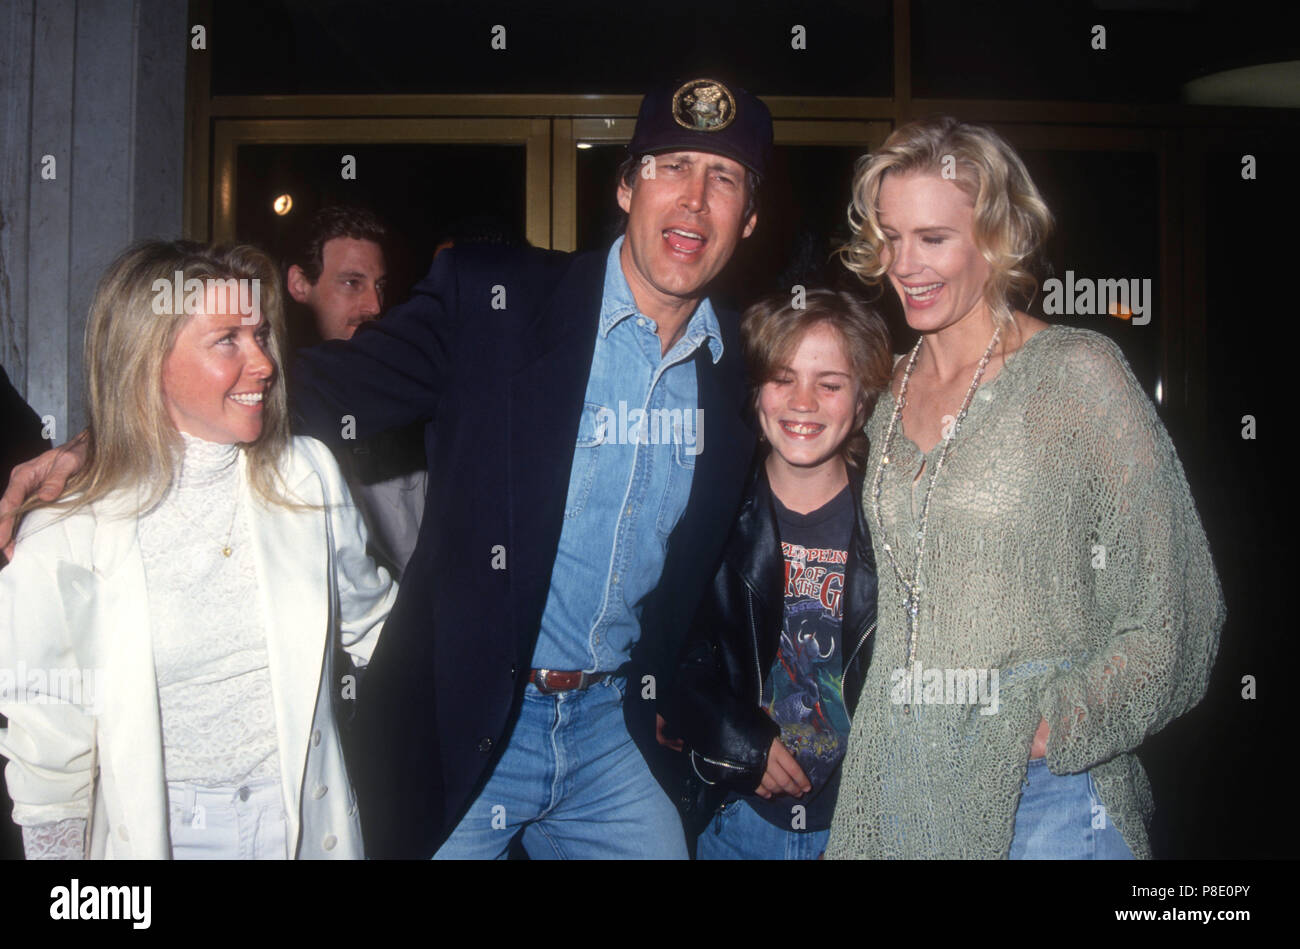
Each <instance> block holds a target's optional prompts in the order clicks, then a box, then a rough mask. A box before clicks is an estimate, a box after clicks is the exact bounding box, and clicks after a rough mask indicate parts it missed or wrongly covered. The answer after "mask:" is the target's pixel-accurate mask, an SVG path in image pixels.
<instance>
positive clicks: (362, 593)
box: [0, 242, 396, 859]
mask: <svg viewBox="0 0 1300 949" xmlns="http://www.w3.org/2000/svg"><path fill="white" fill-rule="evenodd" d="M226 278H234V279H235V280H236V281H240V283H239V284H238V287H239V288H241V289H243V290H244V291H246V292H245V296H244V299H243V300H242V302H239V303H238V305H235V304H232V303H231V298H226V299H222V298H221V294H222V292H223V291H222V288H221V286H220V285H217V286H216V287H215V289H214V286H213V285H212V283H210V282H209V281H213V282H216V281H222V280H225V279H226ZM187 281H189V282H191V283H189V284H188V285H187V284H186V282H187ZM193 281H197V283H194V282H193ZM253 281H256V283H254V282H253ZM172 282H175V283H177V284H179V285H180V289H178V290H176V292H175V293H172V290H171V289H168V288H166V287H164V284H168V285H170V284H171V283H172ZM226 286H227V287H229V286H234V285H233V284H228V285H226ZM191 290H193V295H191ZM164 291H165V293H164ZM178 302H179V303H181V304H182V305H181V306H177V305H176V303H178ZM169 304H170V305H169ZM282 339H283V316H282V310H281V296H280V291H279V285H278V277H277V274H276V271H275V267H274V265H273V263H272V262H271V261H270V260H269V258H267V257H265V255H263V254H261V252H259V251H257V250H255V249H253V248H250V247H235V248H231V249H224V250H223V249H220V248H218V249H210V248H207V247H204V246H202V245H196V244H190V243H185V242H178V243H174V244H165V243H161V242H151V243H147V244H142V245H138V246H136V247H134V248H132V249H130V250H128V251H127V252H126V253H125V254H123V255H122V256H121V257H120V258H119V259H118V260H117V261H116V262H115V263H114V264H113V266H112V267H111V268H110V270H109V272H108V273H107V274H106V275H105V277H104V279H103V280H102V281H101V283H100V286H99V289H98V291H97V293H96V297H95V301H94V303H93V304H92V307H91V313H90V319H89V321H88V323H87V331H86V356H87V367H88V384H87V392H88V400H89V403H90V416H91V426H90V429H89V444H88V446H87V463H86V465H85V467H84V468H83V469H82V472H81V473H79V474H78V475H77V476H76V478H75V479H74V480H73V481H72V482H70V483H69V487H68V491H67V493H66V494H65V497H64V498H63V499H61V500H60V502H58V503H55V504H45V505H41V504H40V503H39V502H38V503H37V504H36V505H35V509H34V510H33V511H31V513H29V514H28V515H27V516H26V518H25V520H24V522H23V524H22V525H21V528H20V539H19V543H18V547H17V551H16V553H15V555H14V559H13V562H12V563H11V564H10V565H9V566H8V567H7V568H5V569H4V570H3V571H0V713H3V714H4V715H5V716H6V717H7V718H8V719H9V725H8V728H7V729H6V730H4V731H3V732H0V754H3V755H4V756H5V757H7V758H9V763H8V765H7V766H6V769H5V778H6V781H7V783H8V786H9V791H10V795H11V796H12V797H13V799H14V813H13V818H14V820H15V822H17V823H18V824H21V825H22V827H23V838H24V849H25V850H26V852H27V855H28V857H29V858H35V857H82V856H90V857H94V858H100V857H103V858H123V857H136V858H154V859H165V858H170V857H177V858H202V857H215V858H281V859H282V858H286V857H289V858H360V857H362V856H363V845H362V839H361V829H360V822H359V819H358V816H357V805H356V798H355V796H354V794H353V791H352V787H351V782H350V781H349V779H348V773H347V768H346V766H345V763H344V760H343V754H342V749H341V745H340V740H339V734H338V729H337V726H336V723H335V719H334V711H333V707H334V706H333V697H334V694H335V692H336V690H338V689H339V688H340V687H341V686H342V684H343V682H344V681H346V680H344V679H343V676H344V675H346V674H347V673H348V672H349V671H350V670H348V669H336V668H334V655H335V651H334V649H333V648H332V647H333V642H334V641H333V638H332V637H334V636H335V635H338V636H341V644H342V646H343V648H344V650H345V651H346V652H347V654H348V655H349V656H350V657H351V659H352V661H353V662H354V663H356V664H357V665H364V664H365V662H366V661H367V660H368V659H369V656H370V654H371V652H372V651H373V649H374V646H375V642H376V640H377V638H378V635H379V632H380V629H381V627H382V624H383V621H384V619H385V618H386V617H387V615H388V611H389V609H390V607H391V605H392V603H393V600H394V599H395V597H396V586H395V584H394V583H393V582H392V579H391V578H390V577H389V575H388V574H387V572H386V571H384V570H383V569H382V568H380V567H377V566H376V565H375V564H374V562H373V561H372V560H371V559H370V558H369V557H368V556H367V554H366V538H365V531H364V527H363V526H362V521H361V519H360V517H359V515H358V513H357V510H356V508H355V506H354V505H353V503H352V501H351V499H350V498H349V496H348V492H347V488H346V486H345V484H344V481H343V479H342V477H341V475H340V473H339V470H338V468H337V466H336V464H335V462H334V460H333V458H332V457H331V455H330V454H329V452H328V450H326V449H325V448H324V446H322V445H321V444H320V443H319V442H316V441H313V440H311V439H305V438H290V437H289V435H288V418H287V407H286V403H285V398H284V388H283V385H282V384H280V383H281V380H280V379H279V373H278V366H279V363H280V359H279V351H280V350H279V347H280V341H281V340H282ZM6 673H8V680H7V681H6V678H5V676H6ZM6 686H7V687H6Z"/></svg>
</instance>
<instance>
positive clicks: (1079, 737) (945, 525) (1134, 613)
mask: <svg viewBox="0 0 1300 949" xmlns="http://www.w3.org/2000/svg"><path fill="white" fill-rule="evenodd" d="M894 405H895V403H894V399H893V396H892V395H891V394H890V393H886V394H885V395H884V396H883V397H882V398H881V400H880V402H879V404H878V405H877V407H876V410H875V413H874V414H873V415H872V417H871V420H870V421H869V422H868V424H867V434H868V435H869V436H870V438H871V445H872V448H871V456H870V459H869V462H868V466H867V483H866V489H865V490H866V492H868V493H869V492H870V491H871V484H872V481H873V479H874V476H875V472H876V466H877V464H878V463H879V461H880V451H881V447H882V445H883V443H884V437H885V430H886V428H887V426H888V424H889V419H890V417H891V416H892V414H893V411H894ZM939 451H940V446H936V447H935V449H934V451H932V452H931V453H930V455H929V456H922V454H921V452H920V450H919V449H918V448H917V447H916V446H915V445H914V444H913V443H912V442H911V441H910V440H909V439H907V438H905V437H904V435H903V433H902V432H901V429H900V431H899V432H896V433H895V436H894V448H893V452H892V454H893V457H892V458H891V461H890V464H889V465H888V466H886V469H885V477H884V484H883V488H882V492H881V512H882V517H883V519H884V523H885V529H886V533H887V539H888V541H889V542H890V543H891V545H892V546H893V549H894V551H895V556H897V557H898V559H899V564H900V565H901V566H902V567H903V569H904V571H905V572H908V573H910V571H911V569H912V566H913V564H914V558H915V551H916V530H917V528H918V526H919V516H918V515H919V513H920V505H921V503H922V500H923V499H924V495H925V488H926V485H927V484H928V483H929V478H930V468H929V465H933V464H934V463H935V461H936V460H937V459H938V455H939ZM923 460H925V461H926V462H927V467H926V469H925V473H924V476H923V477H922V478H921V479H920V480H919V481H915V482H914V477H915V475H916V474H917V471H918V469H919V468H920V466H921V462H922V461H923ZM863 503H865V504H867V505H868V507H867V511H868V523H869V524H870V525H871V530H872V534H873V536H872V543H873V544H874V546H875V553H876V559H877V563H878V569H879V571H880V603H879V607H880V608H879V617H880V620H879V627H878V630H877V632H876V637H877V639H876V645H875V653H874V655H873V657H872V660H871V668H870V670H869V672H868V674H867V680H866V684H865V686H864V688H863V690H862V697H861V699H860V701H859V704H858V708H857V713H856V715H855V716H854V720H853V727H852V732H851V735H850V738H849V747H848V753H847V756H846V758H845V760H844V766H843V767H844V772H843V780H842V784H841V787H840V792H839V801H838V803H837V805H836V809H835V817H834V822H833V825H832V828H831V837H830V843H829V846H828V849H827V851H826V856H827V857H828V858H835V857H838V858H861V857H870V858H882V857H883V858H891V857H903V858H931V857H938V858H1004V857H1006V856H1007V854H1008V852H1009V850H1010V847H1011V837H1012V832H1013V829H1014V824H1015V813H1016V806H1017V804H1018V802H1019V799H1020V790H1021V785H1022V784H1023V782H1024V779H1025V773H1026V768H1027V765H1028V759H1029V750H1030V745H1031V743H1032V740H1033V735H1034V731H1035V729H1036V728H1037V727H1038V723H1039V720H1040V719H1042V718H1046V719H1047V721H1048V722H1049V723H1050V725H1051V729H1052V732H1051V737H1050V738H1049V739H1048V742H1047V765H1048V767H1049V769H1050V770H1051V771H1052V772H1053V773H1055V774H1071V773H1078V772H1081V771H1085V770H1087V771H1091V772H1092V776H1093V779H1094V781H1095V783H1096V786H1097V791H1098V794H1099V795H1100V797H1101V803H1102V805H1103V806H1104V807H1105V809H1106V814H1107V816H1108V817H1109V818H1110V819H1111V820H1112V821H1113V822H1114V824H1115V826H1116V827H1117V828H1118V829H1119V831H1120V833H1122V834H1123V836H1124V840H1125V841H1126V842H1127V843H1128V845H1129V848H1130V849H1131V850H1132V851H1133V854H1134V856H1136V857H1140V858H1148V857H1150V856H1151V849H1150V845H1149V843H1148V840H1147V833H1146V825H1147V824H1148V823H1149V822H1150V817H1151V811H1152V800H1151V787H1150V784H1149V783H1148V781H1147V777H1146V774H1145V772H1144V771H1143V770H1142V766H1141V764H1139V763H1138V759H1137V756H1136V755H1134V754H1133V749H1134V748H1136V747H1137V746H1138V745H1139V744H1141V742H1142V741H1143V739H1145V738H1146V737H1147V736H1148V735H1151V734H1153V733H1154V732H1156V731H1158V730H1159V729H1160V728H1162V727H1164V726H1165V725H1166V724H1168V723H1169V722H1170V721H1172V720H1173V719H1174V718H1176V717H1177V716H1179V715H1181V714H1182V713H1183V712H1185V711H1187V709H1189V708H1191V707H1192V706H1193V705H1195V704H1196V702H1198V701H1199V700H1200V698H1201V696H1202V695H1204V693H1205V688H1206V684H1207V682H1208V679H1209V675H1210V667H1211V666H1212V664H1213V662H1214V657H1215V654H1216V652H1217V650H1218V640H1219V630H1220V628H1221V627H1222V625H1223V619H1224V604H1223V594H1222V592H1221V590H1220V588H1219V581H1218V578H1217V576H1216V575H1215V572H1214V565H1213V564H1212V563H1211V561H1210V551H1209V548H1208V546H1207V544H1206V540H1205V533H1204V531H1203V530H1202V528H1201V523H1200V519H1199V518H1198V517H1197V514H1196V509H1195V507H1194V505H1193V503H1192V498H1191V495H1190V493H1189V492H1188V488H1187V479H1186V478H1185V477H1184V475H1183V469H1182V465H1181V464H1180V463H1179V461H1178V458H1177V455H1176V454H1175V452H1174V448H1173V444H1172V443H1171V442H1170V440H1169V435H1168V434H1167V433H1166V431H1165V429H1164V426H1163V425H1162V424H1161V422H1160V419H1159V418H1158V417H1157V415H1156V412H1155V409H1154V407H1153V406H1152V405H1151V403H1150V401H1149V400H1148V399H1147V397H1146V395H1145V394H1144V393H1143V391H1142V389H1141V387H1140V386H1139V385H1138V382H1137V380H1136V379H1134V377H1133V373H1132V372H1131V371H1130V370H1129V367H1128V364H1127V363H1126V362H1125V361H1124V357H1123V356H1122V355H1121V354H1120V351H1119V349H1118V347H1116V346H1115V344H1114V343H1112V342H1111V341H1110V340H1108V339H1107V338H1106V337H1104V336H1102V335H1100V334H1098V333H1094V332H1091V331H1088V330H1080V329H1073V328H1069V327H1063V326H1052V327H1049V328H1047V329H1044V330H1042V331H1040V332H1038V333H1037V334H1035V335H1034V336H1032V337H1030V338H1029V339H1028V340H1027V341H1026V342H1025V343H1024V345H1023V346H1022V347H1021V349H1020V350H1019V351H1017V352H1016V353H1014V354H1013V355H1012V356H1011V357H1010V359H1009V360H1008V361H1007V363H1006V365H1005V366H1004V367H1003V369H1002V371H1001V372H1000V373H999V374H998V375H997V376H996V377H995V378H994V379H993V380H992V381H991V382H990V383H988V384H987V385H984V386H981V387H980V389H979V390H978V391H977V392H976V396H975V398H974V400H973V401H972V404H971V408H970V410H969V412H968V414H967V417H966V420H965V421H964V422H963V423H962V425H961V427H960V428H959V429H958V432H957V435H956V437H955V439H954V440H953V444H952V447H951V449H950V450H949V453H948V458H947V461H945V462H944V467H943V470H942V472H941V473H940V475H939V482H938V484H937V486H936V487H935V491H934V497H933V500H932V501H931V506H930V524H929V528H928V531H927V534H928V540H927V543H926V547H927V550H926V562H925V565H924V567H923V569H922V579H923V585H924V592H923V594H922V598H921V609H920V622H919V633H918V646H917V652H916V656H917V661H918V663H919V664H920V665H921V667H922V668H923V669H927V668H929V669H939V670H948V669H971V668H973V669H976V670H989V671H988V672H987V673H984V674H987V675H988V676H989V680H990V682H991V679H992V670H997V673H998V696H997V703H996V712H992V711H991V710H992V709H993V708H994V707H995V706H994V705H993V704H991V703H986V704H984V705H980V704H955V703H954V704H942V700H943V699H944V698H957V699H961V698H962V696H960V695H953V690H952V689H951V688H947V689H944V688H943V687H942V686H936V687H935V688H934V689H933V690H932V691H930V690H926V689H923V690H922V695H921V697H922V698H930V699H933V700H938V701H928V702H927V701H917V697H916V694H915V693H913V694H912V695H906V694H904V693H903V692H902V691H901V688H900V685H899V679H898V677H897V676H898V675H899V674H901V673H898V674H896V673H895V670H901V669H903V668H904V666H905V665H906V658H905V657H906V649H907V646H906V640H907V625H906V620H905V618H904V609H903V600H902V589H901V586H900V584H899V582H898V579H897V577H896V575H895V573H894V570H893V567H892V566H891V565H890V562H889V559H888V555H887V554H886V553H885V551H884V549H883V547H882V544H883V542H884V541H885V540H886V538H882V537H881V534H880V531H879V529H878V528H877V525H876V523H875V519H874V517H872V516H871V507H870V498H869V497H864V498H863ZM909 681H911V680H910V679H909ZM954 681H955V680H954ZM927 684H928V683H927ZM927 691H929V695H928V696H927V695H926V694H925V693H926V692H927ZM903 698H910V699H911V702H910V703H909V704H910V708H908V709H907V710H905V708H904V705H903V704H902V702H901V699H903ZM891 699H893V701H891ZM967 701H968V702H969V697H967ZM981 710H983V711H984V712H986V713H988V712H991V713H988V714H982V713H981ZM1094 816H1096V815H1094Z"/></svg>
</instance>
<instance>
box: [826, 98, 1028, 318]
mask: <svg viewBox="0 0 1300 949" xmlns="http://www.w3.org/2000/svg"><path fill="white" fill-rule="evenodd" d="M889 172H895V173H897V174H909V173H917V174H933V175H940V174H942V175H943V176H944V177H947V178H950V179H952V181H953V184H955V185H956V186H957V187H958V188H960V189H961V190H962V191H963V192H964V193H965V194H966V195H967V197H969V198H970V199H971V202H972V203H973V204H974V206H975V232H974V240H975V246H976V247H977V248H978V249H979V251H980V253H982V254H983V255H984V259H985V260H987V261H988V262H989V268H990V273H989V279H988V281H987V283H985V285H984V293H983V298H984V302H985V303H986V304H987V305H988V308H989V311H990V312H991V314H992V316H993V320H994V323H995V325H998V326H1001V327H1003V328H1004V329H1009V328H1011V327H1013V326H1014V321H1013V319H1012V306H1011V303H1010V301H1011V299H1012V298H1013V297H1018V298H1023V299H1024V300H1025V302H1026V305H1027V304H1028V302H1029V301H1030V300H1032V299H1033V296H1034V294H1035V293H1036V292H1037V291H1038V280H1037V278H1036V277H1035V276H1034V275H1033V273H1031V272H1030V270H1029V267H1028V266H1027V263H1028V262H1029V261H1030V259H1031V258H1032V257H1033V256H1034V255H1035V254H1036V252H1037V251H1038V249H1039V248H1040V247H1042V245H1043V243H1044V241H1046V240H1047V236H1048V234H1050V233H1051V230H1052V212H1051V211H1050V210H1048V207H1047V204H1046V203H1045V202H1044V201H1043V199H1042V196H1041V195H1040V194H1039V193H1038V188H1036V187H1035V186H1034V182H1033V179H1031V178H1030V177H1029V172H1028V171H1026V170H1025V165H1024V162H1022V161H1021V160H1020V156H1019V155H1017V154H1016V153H1015V151H1014V150H1013V149H1012V148H1011V146H1010V145H1009V144H1007V142H1006V140H1005V139H1003V138H1002V136H1000V135H998V134H997V133H996V132H994V131H993V130H992V129H990V128H988V127H986V126H983V125H972V124H970V123H967V122H961V121H958V120H957V119H955V118H953V117H952V116H947V115H941V116H935V117H932V118H927V119H919V120H917V121H915V122H910V123H908V124H907V125H904V126H902V127H901V128H898V129H895V130H894V132H893V134H891V135H890V136H889V138H888V139H886V140H885V144H884V145H882V146H881V147H880V149H879V150H878V151H876V152H873V153H871V154H869V155H864V156H862V157H861V158H859V159H858V162H857V165H856V168H855V171H854V174H853V198H852V201H850V202H849V209H848V218H849V228H850V233H851V234H852V237H850V239H849V241H848V243H847V244H845V245H844V246H843V247H841V248H839V250H838V252H837V253H838V254H839V257H840V260H841V261H843V263H844V266H845V267H847V268H848V269H849V270H851V271H853V272H854V273H855V274H856V275H857V276H858V277H859V279H861V280H862V281H863V282H864V283H867V284H870V285H877V284H879V283H880V282H881V280H882V279H883V278H884V276H885V273H886V271H887V270H888V269H889V268H888V265H887V264H886V263H885V262H884V260H883V258H882V255H883V254H884V252H885V249H886V248H887V246H888V241H887V240H886V239H885V235H884V233H883V232H882V231H881V228H880V217H879V207H878V205H879V201H880V185H881V182H882V181H883V179H884V177H885V175H886V174H887V173H889ZM954 175H955V177H954Z"/></svg>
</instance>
